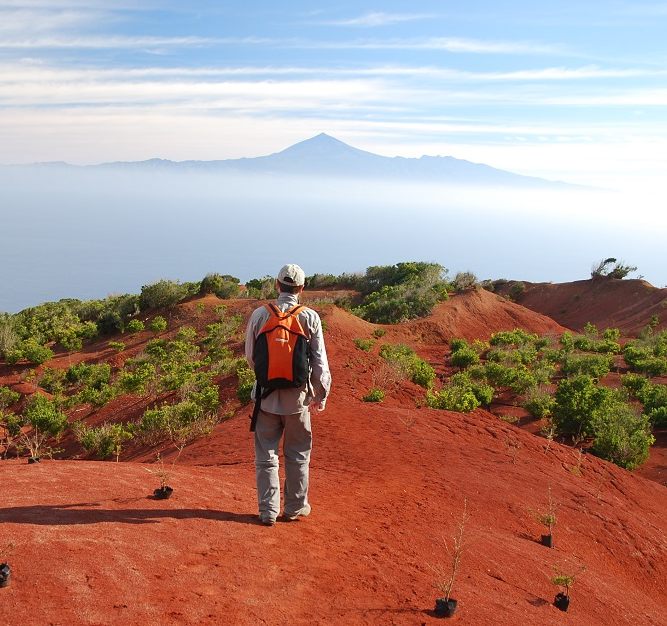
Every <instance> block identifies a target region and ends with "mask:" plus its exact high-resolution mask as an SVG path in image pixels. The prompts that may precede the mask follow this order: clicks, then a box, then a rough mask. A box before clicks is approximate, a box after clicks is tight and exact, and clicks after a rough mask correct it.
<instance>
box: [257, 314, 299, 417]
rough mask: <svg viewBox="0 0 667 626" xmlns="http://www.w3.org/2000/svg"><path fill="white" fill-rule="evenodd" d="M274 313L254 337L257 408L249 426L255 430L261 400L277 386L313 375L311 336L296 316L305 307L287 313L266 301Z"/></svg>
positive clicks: (293, 384)
mask: <svg viewBox="0 0 667 626" xmlns="http://www.w3.org/2000/svg"><path fill="white" fill-rule="evenodd" d="M265 306H266V308H267V310H268V311H269V312H270V313H271V317H270V318H269V319H268V320H267V322H266V323H265V324H264V326H262V329H261V330H260V331H259V334H258V335H257V339H256V340H255V347H254V350H253V361H254V362H255V377H256V379H257V388H256V389H255V398H256V400H255V410H254V411H253V415H252V422H251V425H250V430H254V426H255V422H256V421H257V414H258V413H259V406H260V403H261V400H262V399H264V398H266V397H267V396H268V395H269V394H270V393H271V392H272V391H274V390H275V389H288V388H295V387H301V386H303V385H305V384H306V382H308V378H309V376H310V362H309V347H310V346H309V344H308V337H307V336H306V333H305V332H304V330H303V327H302V326H301V322H299V319H298V318H297V314H298V313H299V312H300V311H302V310H303V309H304V308H305V307H304V306H302V305H296V306H294V307H292V308H291V309H288V310H287V311H285V312H284V313H283V312H282V311H281V310H280V309H279V308H278V307H277V306H276V305H275V304H273V303H270V304H267V305H265Z"/></svg>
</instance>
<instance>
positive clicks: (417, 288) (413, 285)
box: [352, 263, 448, 324]
mask: <svg viewBox="0 0 667 626" xmlns="http://www.w3.org/2000/svg"><path fill="white" fill-rule="evenodd" d="M446 271H447V270H445V269H444V268H443V267H442V266H440V265H437V264H434V263H399V264H397V265H394V266H384V267H369V268H368V269H367V270H366V274H365V276H364V277H362V278H360V279H359V283H358V289H359V291H361V293H362V294H363V300H362V302H361V304H360V305H359V306H358V307H356V308H355V309H353V310H352V312H353V313H354V314H355V315H357V316H359V317H361V318H363V319H366V320H368V321H370V322H374V323H380V324H398V323H400V322H404V321H407V320H410V319H414V318H417V317H424V316H426V315H428V314H429V313H430V312H431V311H432V310H433V307H434V306H435V305H436V304H437V303H438V302H440V301H442V300H445V299H446V298H447V297H448V293H447V289H448V286H447V282H446V280H445V274H446Z"/></svg>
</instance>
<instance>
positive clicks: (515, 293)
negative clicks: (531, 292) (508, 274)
mask: <svg viewBox="0 0 667 626" xmlns="http://www.w3.org/2000/svg"><path fill="white" fill-rule="evenodd" d="M524 291H526V284H525V283H523V282H517V283H513V284H512V286H511V287H510V291H509V295H510V298H511V299H512V300H514V301H515V302H516V301H517V300H518V299H519V297H520V296H521V295H522V294H523V292H524Z"/></svg>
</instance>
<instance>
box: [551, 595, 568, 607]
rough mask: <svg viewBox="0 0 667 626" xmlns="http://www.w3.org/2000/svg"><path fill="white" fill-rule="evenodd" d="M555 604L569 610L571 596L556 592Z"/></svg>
mask: <svg viewBox="0 0 667 626" xmlns="http://www.w3.org/2000/svg"><path fill="white" fill-rule="evenodd" d="M554 606H555V607H556V608H557V609H560V610H561V611H567V609H568V607H569V606H570V596H566V595H565V594H564V593H558V594H556V597H555V599H554Z"/></svg>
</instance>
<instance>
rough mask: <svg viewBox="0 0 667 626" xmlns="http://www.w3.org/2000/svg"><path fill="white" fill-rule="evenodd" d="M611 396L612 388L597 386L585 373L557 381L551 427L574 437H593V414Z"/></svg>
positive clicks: (612, 393)
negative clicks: (552, 425)
mask: <svg viewBox="0 0 667 626" xmlns="http://www.w3.org/2000/svg"><path fill="white" fill-rule="evenodd" d="M614 393H615V392H614V391H613V390H612V389H608V388H605V387H600V386H599V385H598V381H597V380H596V379H595V378H593V377H592V376H589V375H587V374H582V375H579V376H575V377H573V378H566V379H564V380H561V381H560V382H559V383H558V387H557V388H556V393H555V395H554V400H555V402H554V406H553V424H554V427H555V429H556V432H557V433H559V434H570V435H574V436H576V437H592V436H594V435H595V429H594V427H593V420H594V418H595V417H596V412H597V411H599V410H601V408H602V407H603V406H604V404H605V403H606V402H607V401H608V399H609V398H610V397H611V396H613V395H614Z"/></svg>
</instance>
